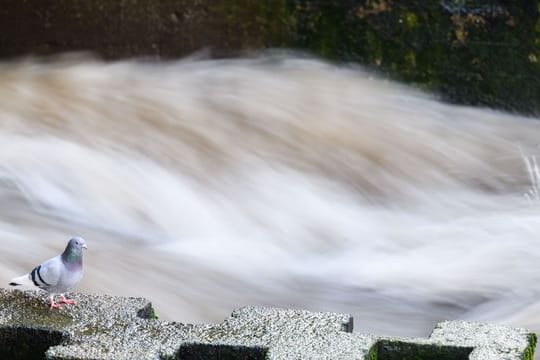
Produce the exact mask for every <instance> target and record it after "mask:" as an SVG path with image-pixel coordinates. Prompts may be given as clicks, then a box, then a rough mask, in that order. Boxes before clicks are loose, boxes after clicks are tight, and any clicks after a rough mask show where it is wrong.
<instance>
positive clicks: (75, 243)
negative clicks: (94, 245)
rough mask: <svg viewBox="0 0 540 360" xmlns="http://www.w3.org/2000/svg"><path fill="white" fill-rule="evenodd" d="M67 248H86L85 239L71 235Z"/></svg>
mask: <svg viewBox="0 0 540 360" xmlns="http://www.w3.org/2000/svg"><path fill="white" fill-rule="evenodd" d="M68 248H70V249H73V250H82V249H87V247H86V241H84V239H83V238H82V237H80V236H75V237H72V238H71V239H70V240H69V242H68Z"/></svg>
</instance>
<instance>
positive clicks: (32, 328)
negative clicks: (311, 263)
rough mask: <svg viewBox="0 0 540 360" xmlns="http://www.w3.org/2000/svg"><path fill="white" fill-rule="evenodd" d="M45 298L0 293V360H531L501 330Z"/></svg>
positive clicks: (520, 335) (515, 333) (524, 340)
mask: <svg viewBox="0 0 540 360" xmlns="http://www.w3.org/2000/svg"><path fill="white" fill-rule="evenodd" d="M72 297H73V298H74V299H75V300H77V301H78V304H77V305H74V306H69V307H64V308H62V309H60V310H49V308H48V307H47V304H46V296H45V295H43V294H42V293H39V292H32V291H26V292H22V291H18V290H15V291H8V290H5V289H0V358H1V359H43V358H46V359H54V360H60V359H62V360H67V359H70V360H79V359H80V360H82V359H85V360H86V359H188V360H189V359H254V360H259V359H275V360H277V359H366V360H398V359H399V360H405V359H415V360H416V359H423V360H432V359H437V360H461V359H470V360H487V359H490V360H503V359H505V360H514V359H515V360H518V359H520V360H521V359H525V360H532V358H533V354H534V349H535V345H536V335H535V334H534V333H532V332H530V331H528V330H525V329H515V328H510V327H507V326H502V325H490V324H479V323H470V322H465V321H446V322H442V323H440V324H438V325H437V326H436V328H435V329H434V331H433V333H432V335H431V336H430V337H429V338H428V339H411V338H394V337H380V336H374V335H369V334H359V333H353V332H352V328H353V320H352V318H351V317H350V316H349V315H345V314H337V313H318V312H309V311H304V310H291V309H276V308H267V307H246V308H242V309H239V310H235V311H234V312H233V313H232V314H231V316H230V317H229V318H227V319H225V320H224V321H223V322H222V323H221V324H197V325H193V324H182V323H177V322H166V321H160V320H157V319H156V316H155V313H154V309H153V308H152V304H151V303H150V302H149V301H148V300H146V299H142V298H125V297H112V296H107V295H99V296H96V295H86V294H73V296H72Z"/></svg>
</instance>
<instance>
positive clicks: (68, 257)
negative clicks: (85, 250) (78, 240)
mask: <svg viewBox="0 0 540 360" xmlns="http://www.w3.org/2000/svg"><path fill="white" fill-rule="evenodd" d="M62 261H63V262H64V264H81V263H82V250H80V249H73V248H70V247H67V248H66V250H64V252H63V253H62Z"/></svg>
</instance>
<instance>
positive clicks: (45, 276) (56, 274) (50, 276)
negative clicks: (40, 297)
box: [29, 256, 62, 290]
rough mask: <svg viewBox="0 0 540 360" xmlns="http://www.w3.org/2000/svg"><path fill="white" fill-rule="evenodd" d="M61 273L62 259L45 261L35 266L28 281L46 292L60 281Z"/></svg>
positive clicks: (58, 257)
mask: <svg viewBox="0 0 540 360" xmlns="http://www.w3.org/2000/svg"><path fill="white" fill-rule="evenodd" d="M61 272H62V259H61V258H60V256H57V257H54V258H52V259H49V260H47V261H45V262H44V263H43V264H41V265H38V266H36V267H35V268H34V269H33V270H32V271H31V272H30V274H29V277H30V280H32V282H33V283H34V285H35V286H38V287H40V288H42V289H45V290H47V289H48V288H52V287H55V286H56V285H58V281H60V275H61Z"/></svg>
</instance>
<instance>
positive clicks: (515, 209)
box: [0, 57, 540, 336]
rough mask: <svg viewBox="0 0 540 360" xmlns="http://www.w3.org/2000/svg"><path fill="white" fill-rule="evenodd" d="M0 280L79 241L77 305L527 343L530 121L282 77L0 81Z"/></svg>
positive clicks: (173, 65)
mask: <svg viewBox="0 0 540 360" xmlns="http://www.w3.org/2000/svg"><path fill="white" fill-rule="evenodd" d="M0 144H1V149H0V200H1V204H2V206H1V207H0V249H1V252H0V259H1V261H0V275H1V276H0V279H3V280H2V281H3V282H4V284H5V285H6V286H7V282H8V281H9V279H10V278H11V277H13V276H15V275H19V274H20V273H22V272H24V271H28V270H29V269H31V267H32V266H33V265H35V264H37V263H38V262H39V261H41V260H44V259H46V258H48V257H51V256H53V255H55V254H56V253H58V252H60V251H61V250H62V249H63V247H64V246H65V242H66V241H67V239H68V237H69V236H70V235H72V234H78V235H81V236H83V237H85V238H86V240H87V243H88V246H89V250H88V252H87V253H86V259H85V261H86V274H85V278H84V280H83V284H82V286H81V291H85V292H91V293H112V294H117V295H127V296H144V297H147V298H149V299H151V300H152V301H153V302H154V304H155V305H156V308H157V312H158V314H159V315H160V317H161V318H163V319H171V320H173V319H174V320H177V321H181V322H217V321H220V320H221V319H223V318H224V317H226V316H227V315H228V314H229V313H230V312H231V311H232V310H233V309H234V308H237V307H240V306H244V305H255V304H265V305H272V306H280V307H301V308H307V309H311V310H323V311H337V312H347V313H351V314H353V315H354V316H355V327H356V330H358V331H372V332H376V333H383V334H399V335H403V336H405V335H421V336H425V335H427V334H429V332H430V330H431V328H432V326H433V324H434V323H435V322H437V321H439V320H443V319H454V318H465V319H473V320H481V321H492V322H504V323H510V324H513V325H519V326H526V327H531V328H533V329H539V328H540V326H539V325H538V323H539V320H540V304H539V303H538V302H537V300H538V298H539V296H538V292H539V291H540V285H539V284H540V281H539V280H540V271H539V267H540V265H538V264H539V263H540V247H539V246H538V244H539V243H540V236H539V235H540V216H539V215H540V202H537V201H535V200H533V201H528V200H527V199H526V198H525V196H524V193H525V192H527V191H529V190H530V189H531V187H532V186H533V185H534V184H531V181H530V179H529V176H528V173H527V171H526V167H525V164H524V161H523V157H522V154H521V152H522V151H523V152H524V153H526V154H530V155H534V154H536V153H537V152H538V150H539V149H538V145H539V144H540V122H538V119H527V118H523V117H519V116H514V115H510V114H504V113H499V112H495V111H491V110H488V109H473V108H466V107H459V106H453V105H447V104H442V103H440V102H438V101H436V100H435V99H433V98H431V97H429V96H428V95H425V94H421V93H418V92H415V91H413V90H411V89H410V88H407V87H403V86H400V85H397V84H394V83H391V82H388V81H385V80H382V79H377V78H375V77H373V76H372V75H370V74H368V73H366V72H363V71H362V70H361V69H356V68H344V67H337V66H333V65H328V64H324V63H322V62H319V61H317V60H309V59H298V58H280V59H277V58H271V57H262V58H259V59H251V60H247V59H239V60H230V61H211V60H193V59H190V60H184V61H178V62H170V63H157V64H156V63H154V64H153V63H141V62H119V63H101V62H99V61H95V60H92V59H90V58H84V57H83V58H78V59H76V60H73V59H68V58H64V59H61V58H59V59H54V60H48V61H47V62H40V61H37V60H32V59H29V60H18V61H16V62H11V63H4V64H0Z"/></svg>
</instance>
